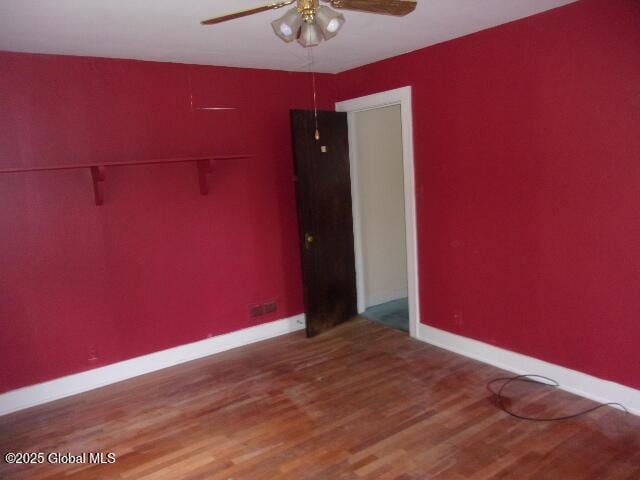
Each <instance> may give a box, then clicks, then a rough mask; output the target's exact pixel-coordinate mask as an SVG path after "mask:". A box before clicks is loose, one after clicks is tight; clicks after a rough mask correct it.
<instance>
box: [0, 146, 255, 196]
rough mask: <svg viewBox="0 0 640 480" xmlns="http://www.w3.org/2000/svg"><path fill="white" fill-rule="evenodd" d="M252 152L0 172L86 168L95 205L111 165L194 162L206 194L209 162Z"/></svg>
mask: <svg viewBox="0 0 640 480" xmlns="http://www.w3.org/2000/svg"><path fill="white" fill-rule="evenodd" d="M254 156H255V155H253V154H234V155H207V156H201V157H180V158H159V159H151V160H130V161H122V162H102V163H98V162H96V163H72V164H63V165H48V166H35V167H15V168H0V174H3V173H25V172H45V171H53V170H78V169H87V170H89V172H90V173H91V181H92V183H93V193H94V200H95V204H96V205H102V204H103V203H104V182H105V178H106V173H105V171H106V169H107V168H111V167H126V166H133V165H160V164H168V163H194V164H195V165H196V168H197V172H198V184H199V187H200V193H201V194H202V195H207V194H208V193H209V175H210V174H211V173H212V172H213V169H212V167H211V162H212V161H213V162H215V161H218V160H239V159H243V158H251V157H254Z"/></svg>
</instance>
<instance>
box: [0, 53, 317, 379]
mask: <svg viewBox="0 0 640 480" xmlns="http://www.w3.org/2000/svg"><path fill="white" fill-rule="evenodd" d="M325 80H326V77H325V76H320V78H319V83H320V87H321V88H322V85H323V83H324V82H325ZM190 82H191V85H192V87H191V88H190V85H189V84H190ZM323 90H324V91H325V92H326V91H327V90H326V89H323ZM323 90H321V99H322V95H323ZM191 91H192V92H193V95H194V103H195V105H196V106H212V105H216V106H233V107H237V108H238V109H237V110H234V111H218V112H211V111H192V110H191V107H190V92H191ZM311 98H312V96H311V79H310V77H309V76H308V75H307V74H292V73H286V72H274V71H266V70H248V69H247V70H243V69H231V68H214V67H195V66H188V65H177V64H165V63H151V62H136V61H120V60H107V59H95V58H81V57H60V56H46V55H25V54H11V53H0V132H1V133H0V168H7V167H14V166H16V167H19V166H36V165H55V164H66V163H74V162H77V163H87V162H91V161H107V162H108V161H120V160H128V159H151V158H158V157H159V158H165V157H174V156H189V155H198V154H212V153H214V154H215V153H254V154H256V156H255V157H254V158H250V159H243V160H233V161H226V162H220V163H219V164H216V165H214V171H213V175H212V176H211V193H210V194H209V196H201V195H200V193H199V191H198V183H197V176H196V169H195V166H194V165H192V164H173V165H154V166H134V167H118V168H113V169H109V170H107V172H106V175H107V178H106V182H105V192H106V199H105V204H104V205H103V206H101V207H96V206H95V205H94V203H93V193H92V186H91V182H90V176H89V172H88V171H87V170H69V171H57V172H39V173H15V174H0V364H1V365H3V368H2V369H0V391H6V390H10V389H13V388H16V387H21V386H25V385H29V384H33V383H37V382H41V381H44V380H48V379H52V378H55V377H59V376H62V375H66V374H70V373H74V372H78V371H81V370H86V369H90V368H95V367H97V366H100V365H105V364H109V363H112V362H116V361H119V360H123V359H127V358H131V357H135V356H138V355H143V354H146V353H150V352H153V351H157V350H161V349H165V348H168V347H172V346H175V345H180V344H184V343H188V342H192V341H196V340H200V339H203V338H205V337H207V336H209V335H217V334H221V333H225V332H229V331H232V330H237V329H239V328H243V327H246V326H249V325H252V324H256V323H259V322H256V321H255V320H250V319H249V316H248V307H249V305H250V304H252V303H256V302H264V301H268V300H272V299H276V300H278V301H279V311H278V312H277V314H275V315H271V316H266V317H261V318H260V320H259V321H260V322H263V321H270V320H274V319H276V318H283V317H287V316H290V315H294V314H298V313H301V312H302V311H303V306H302V293H301V276H300V265H299V260H298V245H297V233H296V209H295V196H294V190H293V182H292V155H291V140H290V126H289V112H288V110H289V109H290V108H294V107H296V108H300V107H302V108H307V107H309V106H310V102H311ZM93 353H97V356H98V359H97V360H93V361H91V360H88V358H89V356H90V355H91V354H93Z"/></svg>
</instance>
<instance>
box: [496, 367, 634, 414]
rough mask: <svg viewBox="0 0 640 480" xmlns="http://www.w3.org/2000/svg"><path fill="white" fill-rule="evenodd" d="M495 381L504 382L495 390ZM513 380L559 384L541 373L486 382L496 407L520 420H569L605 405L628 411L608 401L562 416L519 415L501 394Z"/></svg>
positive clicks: (549, 385) (553, 385)
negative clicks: (507, 404)
mask: <svg viewBox="0 0 640 480" xmlns="http://www.w3.org/2000/svg"><path fill="white" fill-rule="evenodd" d="M535 379H540V380H544V382H541V381H540V380H535ZM497 382H504V383H503V384H502V386H501V387H500V388H499V389H498V391H495V390H494V389H493V388H492V386H493V385H494V384H495V383H497ZM513 382H529V383H537V384H538V385H546V386H548V387H554V388H558V387H559V386H560V384H559V383H558V382H556V381H555V380H553V379H551V378H547V377H544V376H542V375H516V376H514V377H502V378H494V379H493V380H491V381H490V382H489V383H487V390H489V392H491V393H492V394H493V396H494V398H495V400H496V403H497V404H498V407H500V409H501V410H502V411H504V412H506V413H508V414H509V415H511V416H512V417H515V418H519V419H520V420H530V421H532V422H555V421H559V420H570V419H572V418H576V417H581V416H582V415H586V414H587V413H591V412H595V411H596V410H598V409H600V408H602V407H606V406H612V407H618V408H620V409H621V410H623V411H624V412H625V413H629V410H627V408H626V407H625V406H624V405H622V404H621V403H617V402H610V403H601V404H599V405H596V406H595V407H592V408H589V409H587V410H583V411H582V412H578V413H574V414H572V415H565V416H562V417H547V418H545V417H541V418H536V417H528V416H526V415H520V414H518V413H515V412H513V411H511V410H509V408H508V407H507V406H506V405H505V397H504V395H503V394H502V392H503V391H504V389H505V388H506V387H507V386H508V385H510V384H511V383H513ZM547 382H548V383H547Z"/></svg>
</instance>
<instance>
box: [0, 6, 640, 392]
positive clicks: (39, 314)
mask: <svg viewBox="0 0 640 480" xmlns="http://www.w3.org/2000/svg"><path fill="white" fill-rule="evenodd" d="M639 24H640V6H639V4H638V2H636V1H633V0H613V1H612V0H582V1H580V2H578V3H576V4H572V5H569V6H567V7H564V8H561V9H558V10H554V11H551V12H548V13H545V14H542V15H538V16H535V17H531V18H528V19H524V20H522V21H519V22H515V23H512V24H508V25H504V26H501V27H498V28H495V29H491V30H487V31H484V32H480V33H478V34H474V35H471V36H468V37H465V38H461V39H457V40H454V41H451V42H448V43H445V44H441V45H437V46H434V47H430V48H427V49H423V50H420V51H417V52H413V53H410V54H407V55H403V56H400V57H397V58H394V59H390V60H387V61H384V62H379V63H376V64H373V65H369V66H366V67H362V68H360V69H356V70H353V71H350V72H346V73H343V74H340V75H338V76H336V77H332V76H319V85H320V92H321V100H323V102H322V103H323V104H324V106H325V107H326V106H330V105H331V102H330V101H332V100H335V99H338V100H340V99H347V98H353V97H357V96H361V95H365V94H368V93H373V92H378V91H382V90H387V89H390V88H396V87H399V86H404V85H412V86H413V94H414V129H415V153H416V184H417V195H418V199H417V201H418V217H419V218H418V223H419V225H418V227H419V249H420V251H419V254H420V259H419V262H420V264H419V268H420V278H421V291H420V298H421V302H422V313H423V318H422V321H423V322H424V323H426V324H429V325H433V326H436V327H439V328H443V329H445V330H448V331H452V332H455V333H458V334H461V335H465V336H468V337H472V338H476V339H479V340H482V341H485V342H489V343H492V344H495V345H498V346H500V347H504V348H508V349H511V350H514V351H518V352H521V353H524V354H527V355H532V356H535V357H538V358H542V359H545V360H548V361H551V362H554V363H557V364H560V365H564V366H567V367H570V368H574V369H577V370H581V371H585V372H588V373H591V374H593V375H596V376H598V377H602V378H608V379H611V380H615V381H618V382H621V383H624V384H627V385H630V386H633V387H636V388H640V362H639V361H638V354H637V343H638V340H639V339H640V323H638V318H640V294H639V293H638V285H640V214H638V206H639V205H640V126H639V125H640V56H638V48H639V46H640V29H638V25H639ZM190 77H191V84H192V87H191V91H193V93H194V100H195V104H196V106H199V105H203V106H204V105H222V106H235V107H239V109H238V110H236V111H227V112H216V113H214V112H203V111H195V112H194V111H192V110H191V109H190V106H189V92H190V87H189V78H190ZM309 87H310V85H309V78H308V76H307V75H304V74H290V73H284V72H271V71H259V70H238V69H227V68H213V67H192V66H186V65H172V64H161V63H147V62H133V61H116V60H104V59H89V58H78V57H73V58H72V57H53V56H35V55H23V54H0V167H8V166H26V165H42V164H56V163H71V162H76V161H77V162H86V161H90V159H100V160H103V161H115V160H125V159H129V158H150V157H167V156H183V155H197V154H202V153H229V152H233V153H238V152H249V153H256V154H257V156H256V157H255V158H253V159H247V160H237V161H232V162H225V163H221V164H218V165H216V166H215V168H214V175H213V176H212V185H211V186H212V189H211V190H212V192H211V194H210V195H209V196H208V197H202V196H200V195H199V193H198V191H197V184H196V175H195V170H194V168H193V167H192V166H191V165H165V166H145V167H125V168H119V169H111V170H109V171H108V172H107V176H108V177H107V182H106V185H105V187H106V203H105V205H104V206H102V207H96V206H94V205H93V202H92V191H91V185H90V182H89V175H88V173H87V172H85V171H68V172H42V173H29V174H15V175H0V362H1V363H2V365H4V366H5V368H3V369H2V370H1V372H2V373H0V391H5V390H8V389H12V388H16V387H19V386H24V385H28V384H32V383H37V382H40V381H43V380H47V379H51V378H55V377H58V376H61V375H65V374H69V373H74V372H77V371H81V370H85V369H89V368H94V367H96V366H99V365H104V364H108V363H112V362H115V361H119V360H123V359H126V358H130V357H134V356H137V355H142V354H145V353H149V352H152V351H157V350H161V349H164V348H168V347H172V346H175V345H179V344H183V343H187V342H191V341H194V340H198V339H202V338H204V337H206V336H207V335H209V334H211V335H216V334H220V333H224V332H228V331H232V330H236V329H238V328H242V327H245V326H248V325H250V324H252V322H251V321H250V320H249V319H248V318H247V307H248V305H249V304H251V303H254V302H261V301H265V300H271V299H273V298H276V299H278V300H279V301H280V312H279V314H278V315H277V316H276V317H277V318H279V317H285V316H289V315H293V314H297V313H300V312H301V311H302V308H303V307H302V300H301V279H300V267H299V262H298V250H297V243H296V242H297V240H296V216H295V203H294V192H293V185H292V183H291V173H292V171H291V170H292V169H291V163H292V161H291V148H290V134H289V122H288V109H289V108H291V107H303V108H305V107H309V106H310V101H311V97H310V90H309ZM334 92H337V93H335V94H334ZM273 318H274V317H267V318H265V319H264V320H271V319H273ZM94 349H95V350H96V351H97V354H98V360H97V361H89V360H88V356H89V354H90V353H91V351H92V350H94Z"/></svg>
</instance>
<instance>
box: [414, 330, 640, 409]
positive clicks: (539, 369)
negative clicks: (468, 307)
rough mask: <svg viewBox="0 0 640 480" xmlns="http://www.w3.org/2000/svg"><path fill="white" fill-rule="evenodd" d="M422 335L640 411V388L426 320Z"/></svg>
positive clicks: (433, 342) (497, 364)
mask: <svg viewBox="0 0 640 480" xmlns="http://www.w3.org/2000/svg"><path fill="white" fill-rule="evenodd" d="M418 339H419V340H422V341H423V342H427V343H430V344H431V345H435V346H436V347H440V348H444V349H446V350H450V351H452V352H455V353H458V354H460V355H464V356H465V357H469V358H473V359H475V360H479V361H481V362H484V363H488V364H490V365H493V366H495V367H498V368H501V369H503V370H507V371H509V372H513V373H515V374H518V375H524V374H527V373H529V374H537V375H544V376H545V377H549V378H552V379H554V380H556V381H557V382H558V383H559V384H560V388H561V389H562V390H566V391H568V392H571V393H574V394H576V395H579V396H581V397H585V398H589V399H591V400H594V401H596V402H598V403H609V402H618V403H621V404H623V405H624V406H625V407H627V409H628V410H629V412H631V413H633V414H634V415H640V390H635V389H633V388H631V387H627V386H624V385H620V384H619V383H615V382H610V381H608V380H603V379H601V378H597V377H593V376H591V375H587V374H586V373H582V372H578V371H576V370H571V369H569V368H565V367H561V366H559V365H554V364H552V363H547V362H545V361H542V360H539V359H537V358H534V357H528V356H526V355H522V354H520V353H515V352H511V351H509V350H505V349H502V348H499V347H494V346H493V345H489V344H487V343H483V342H479V341H478V340H473V339H471V338H467V337H462V336H460V335H456V334H453V333H449V332H446V331H444V330H440V329H438V328H434V327H430V326H428V325H424V324H420V327H419V331H418Z"/></svg>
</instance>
